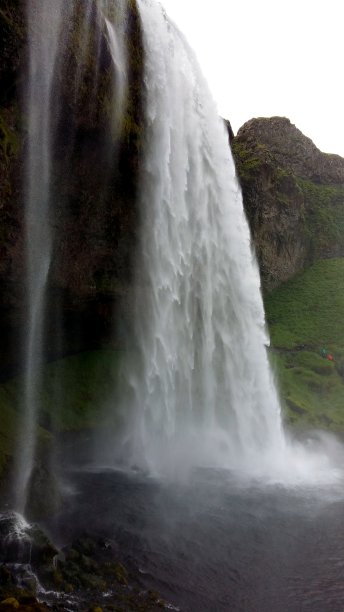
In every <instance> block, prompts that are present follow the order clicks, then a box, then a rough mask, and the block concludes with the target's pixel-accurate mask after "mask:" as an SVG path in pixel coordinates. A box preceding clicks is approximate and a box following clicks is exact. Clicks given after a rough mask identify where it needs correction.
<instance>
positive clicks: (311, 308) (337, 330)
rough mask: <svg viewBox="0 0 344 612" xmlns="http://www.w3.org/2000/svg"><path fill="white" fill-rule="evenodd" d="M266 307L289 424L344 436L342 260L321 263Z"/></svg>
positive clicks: (282, 289)
mask: <svg viewBox="0 0 344 612" xmlns="http://www.w3.org/2000/svg"><path fill="white" fill-rule="evenodd" d="M265 306H266V315H267V320H268V323H269V327H270V333H271V340H272V347H273V352H272V355H271V359H272V362H273V365H274V367H275V370H276V374H277V378H278V381H279V385H280V389H281V394H282V398H283V401H284V406H285V414H286V419H287V421H288V422H289V423H292V424H294V425H298V426H306V425H308V426H309V425H312V426H316V427H323V428H324V427H325V428H328V429H332V430H337V431H338V430H340V431H344V378H343V375H344V318H343V312H344V259H331V260H325V261H320V262H318V263H317V264H315V265H314V266H312V267H311V268H309V269H308V270H306V271H305V272H303V273H302V274H299V275H298V276H297V277H295V278H294V279H292V280H291V281H289V282H287V283H285V284H284V285H282V286H281V287H279V288H278V289H276V290H275V291H273V292H272V293H271V294H270V295H267V296H266V300H265ZM323 349H325V351H324V352H326V353H332V354H333V355H334V357H335V362H334V363H333V362H331V361H329V360H327V359H326V358H324V357H323V356H322V350H323Z"/></svg>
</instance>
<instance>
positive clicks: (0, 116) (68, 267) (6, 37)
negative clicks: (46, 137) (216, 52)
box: [0, 0, 143, 379]
mask: <svg viewBox="0 0 344 612" xmlns="http://www.w3.org/2000/svg"><path fill="white" fill-rule="evenodd" d="M0 4H1V6H0V9H1V10H0V35H1V36H0V40H1V42H0V51H1V57H2V63H1V67H0V178H1V180H0V228H1V229H0V333H1V338H2V343H1V349H0V361H1V366H2V367H1V376H2V379H4V378H5V379H6V377H8V376H9V375H11V374H12V373H14V372H16V371H17V370H18V369H20V364H21V362H22V358H23V356H22V352H21V351H20V350H19V351H18V347H20V346H21V345H22V344H23V338H24V337H25V325H26V307H27V302H26V280H25V276H26V263H25V228H24V205H25V148H26V141H27V117H26V95H27V93H26V89H25V82H26V81H27V75H26V71H27V33H26V18H25V4H26V3H25V2H24V1H23V0H11V1H10V0H2V1H1V3H0ZM73 6H74V8H73V16H72V20H71V22H70V23H69V36H68V42H67V44H66V45H62V46H61V53H60V55H59V57H58V65H57V67H56V74H55V81H54V89H55V90H56V92H55V93H54V95H53V99H54V101H55V108H54V116H55V126H54V134H55V136H54V152H53V160H52V162H53V164H52V167H53V175H52V192H53V199H54V207H53V215H52V226H53V232H54V247H53V257H52V262H51V267H50V278H49V287H48V292H47V298H46V302H47V307H46V310H47V317H46V322H47V323H46V325H47V330H46V334H45V336H46V338H47V342H46V355H47V357H48V358H49V357H55V356H57V355H59V354H65V353H71V352H75V351H78V350H82V349H84V348H94V347H97V346H99V345H102V344H103V343H104V341H106V340H107V339H108V338H109V337H110V336H113V329H114V313H115V312H116V309H118V308H120V306H121V304H122V303H123V302H125V298H126V295H127V293H128V287H129V286H130V283H131V277H132V257H133V253H134V251H135V248H134V247H135V244H136V232H137V226H138V213H137V210H136V206H135V202H136V186H137V182H138V181H137V175H138V172H139V159H140V149H141V146H142V140H143V138H142V131H143V110H142V108H143V104H142V97H143V85H142V81H143V74H142V67H143V57H142V55H143V51H142V42H141V28H140V19H139V14H138V11H137V7H136V3H135V2H134V1H131V2H128V11H127V13H126V17H125V21H124V22H123V23H122V26H121V27H122V28H123V30H124V32H125V38H126V41H127V44H128V67H127V72H128V74H127V77H128V99H127V104H126V108H125V114H124V118H123V127H122V131H121V135H120V137H119V138H117V141H116V142H114V140H113V138H111V135H110V131H111V130H109V125H110V122H111V116H110V115H111V112H112V107H113V104H114V91H113V63H112V58H111V52H110V49H109V46H108V41H107V37H106V35H105V32H102V33H101V36H100V42H99V37H98V38H97V37H96V35H95V32H94V30H95V29H96V27H99V25H97V24H99V20H98V22H97V16H96V3H95V4H94V5H93V8H92V17H91V33H90V36H89V40H88V43H87V49H86V53H85V54H84V59H83V61H82V62H81V64H78V65H77V63H78V62H79V60H78V57H79V55H80V54H79V46H80V44H81V42H80V38H81V37H82V36H83V27H84V26H83V21H82V20H83V16H84V12H85V3H84V2H83V0H76V1H75V2H74V3H73ZM114 10H115V9H114ZM115 17H116V16H115ZM92 28H93V30H92ZM95 45H99V46H97V48H95ZM94 58H97V60H95V59H94ZM96 61H97V64H96ZM77 70H78V75H79V79H78V89H76V85H75V83H76V81H75V74H76V71H77ZM95 82H97V90H96V94H97V95H96V96H92V92H91V91H90V89H92V87H91V85H92V83H93V84H94V83H95Z"/></svg>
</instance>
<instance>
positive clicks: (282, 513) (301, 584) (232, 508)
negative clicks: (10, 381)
mask: <svg viewBox="0 0 344 612" xmlns="http://www.w3.org/2000/svg"><path fill="white" fill-rule="evenodd" d="M64 477H65V483H66V485H68V486H66V490H65V500H64V505H63V506H64V509H63V515H61V516H58V517H56V519H55V520H54V522H50V524H49V525H46V527H47V528H48V530H49V531H50V533H51V535H52V536H53V538H54V539H55V541H56V540H57V541H58V542H59V544H60V545H64V544H67V543H68V542H71V541H72V539H73V538H75V537H79V536H80V535H81V534H85V532H87V533H89V534H91V535H92V536H101V537H105V538H106V537H108V538H111V539H112V540H114V541H115V542H116V545H117V547H118V551H119V553H120V554H121V556H122V559H123V560H124V561H125V563H126V564H127V565H128V567H131V568H134V569H135V570H136V572H137V573H138V574H139V575H140V580H141V583H142V586H143V588H147V589H155V590H157V591H158V592H159V593H160V594H161V595H162V596H163V597H164V598H166V600H168V601H169V602H171V603H172V604H173V606H176V607H177V608H178V609H179V610H181V611H185V612H186V611H189V612H216V611H219V612H220V611H226V612H228V611H231V612H235V611H238V612H264V611H266V610H272V611H275V612H287V611H288V612H295V611H298V610H300V611H301V610H302V611H304V610H305V611H306V610H309V611H312V612H325V611H328V612H339V611H341V612H342V610H343V609H344V489H343V487H342V485H332V486H328V487H325V486H324V487H322V488H318V487H308V488H307V487H305V486H303V487H301V486H300V487H290V488H285V487H283V486H278V485H266V484H265V485H264V484H262V483H260V482H259V481H251V482H249V483H248V482H247V481H246V483H245V482H243V480H242V479H238V478H236V477H234V476H233V475H232V474H231V473H228V472H226V471H217V470H216V471H215V470H195V471H194V473H193V476H192V478H191V480H190V481H189V482H188V483H179V484H176V483H169V482H162V481H157V480H155V479H152V478H149V477H146V476H144V475H142V474H141V473H135V472H131V473H130V472H124V471H121V470H110V469H104V470H99V469H97V470H95V469H89V470H85V469H83V470H78V471H69V472H68V473H65V475H64Z"/></svg>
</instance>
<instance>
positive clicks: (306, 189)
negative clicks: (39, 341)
mask: <svg viewBox="0 0 344 612" xmlns="http://www.w3.org/2000/svg"><path fill="white" fill-rule="evenodd" d="M232 150H233V154H234V158H235V162H236V167H237V171H238V176H239V179H240V182H241V185H242V190H243V198H244V206H245V211H246V214H247V217H248V221H249V223H250V227H251V231H252V237H253V242H254V245H255V248H256V252H257V256H258V261H259V265H260V270H261V276H262V282H263V287H264V289H265V290H267V291H270V290H271V289H273V288H274V287H277V286H278V285H280V284H281V283H283V282H285V281H287V280H288V279H289V278H292V277H293V276H294V275H295V274H296V273H297V272H299V271H300V270H302V269H305V268H306V267H307V266H309V265H311V264H312V263H314V262H315V261H317V260H318V259H324V258H330V257H338V256H342V255H344V238H343V236H344V234H343V228H344V160H343V159H342V158H340V157H339V156H338V155H328V154H325V153H321V152H320V151H319V150H318V149H317V148H316V146H315V145H314V144H313V142H312V141H311V140H310V139H309V138H307V137H306V136H304V135H303V134H302V133H301V132H300V131H299V130H298V129H297V128H296V127H295V126H294V125H292V124H291V123H290V121H289V120H288V119H285V118H282V117H272V118H270V119H265V118H260V119H252V120H251V121H249V122H248V123H246V124H245V125H244V126H243V127H242V128H241V129H240V130H239V132H238V134H237V136H236V137H235V138H234V140H233V142H232Z"/></svg>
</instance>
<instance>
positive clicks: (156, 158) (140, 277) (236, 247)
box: [122, 0, 285, 473]
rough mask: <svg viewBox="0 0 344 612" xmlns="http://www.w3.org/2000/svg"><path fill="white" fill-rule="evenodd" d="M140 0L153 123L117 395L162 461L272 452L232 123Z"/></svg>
mask: <svg viewBox="0 0 344 612" xmlns="http://www.w3.org/2000/svg"><path fill="white" fill-rule="evenodd" d="M139 8H140V13H141V19H142V23H143V32H144V48H145V56H146V57H145V61H146V65H145V84H146V92H145V94H146V105H147V106H146V126H147V127H146V130H147V134H146V150H145V156H144V160H143V168H142V176H141V181H142V182H141V188H140V194H141V196H140V207H139V208H140V211H141V215H142V235H141V242H140V247H139V252H138V256H137V276H136V295H135V315H134V319H135V320H134V332H133V335H134V337H135V338H136V344H137V347H136V351H135V355H134V358H133V359H132V360H131V362H130V363H129V364H128V363H127V364H125V367H124V371H123V377H124V388H125V389H126V394H125V395H126V397H124V398H122V402H124V404H125V405H126V409H127V410H128V411H129V412H130V414H131V419H130V425H129V428H128V432H127V442H128V443H129V447H130V448H131V453H132V461H133V463H134V464H136V465H141V466H144V467H146V468H148V469H149V470H150V471H152V472H153V473H163V472H166V471H167V472H168V471H170V470H176V471H180V470H181V469H183V468H184V469H185V468H186V466H187V465H200V464H201V465H202V464H203V465H204V464H205V465H217V466H226V467H240V469H245V468H247V469H250V467H251V468H252V466H254V465H257V462H258V463H259V465H262V464H264V463H265V465H266V464H268V463H270V464H271V462H272V461H273V460H274V457H275V456H276V455H278V454H281V453H283V449H284V447H285V439H284V434H283V430H282V424H281V416H280V406H279V400H278V396H277V392H276V389H275V386H274V382H273V378H272V374H271V371H270V367H269V363H268V357H267V353H266V344H267V343H268V338H267V335H266V331H265V322H264V309H263V303H262V297H261V293H260V280H259V273H258V268H257V264H256V261H255V257H254V255H253V253H252V249H251V244H250V235H249V229H248V224H247V221H246V219H245V215H244V212H243V203H242V196H241V192H240V188H239V185H238V182H237V179H236V176H235V168H234V162H233V159H232V157H231V153H230V149H229V146H228V135H227V134H226V130H225V127H224V124H223V122H222V120H221V119H220V118H219V117H218V115H217V111H216V107H215V104H214V102H213V100H212V97H211V95H210V93H209V91H208V87H207V84H206V83H205V81H204V79H203V77H202V75H201V73H200V70H199V68H198V65H197V62H196V60H195V57H194V55H193V52H192V51H191V49H190V48H189V47H188V45H187V43H186V41H185V40H184V38H183V36H182V35H181V34H180V33H179V32H178V31H177V29H176V28H175V27H174V25H173V24H171V23H170V21H169V20H168V19H167V17H166V16H165V15H164V13H163V11H162V10H161V7H160V6H159V5H158V4H157V3H155V2H151V1H150V0H140V2H139ZM128 396H130V397H131V399H130V400H128Z"/></svg>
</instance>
